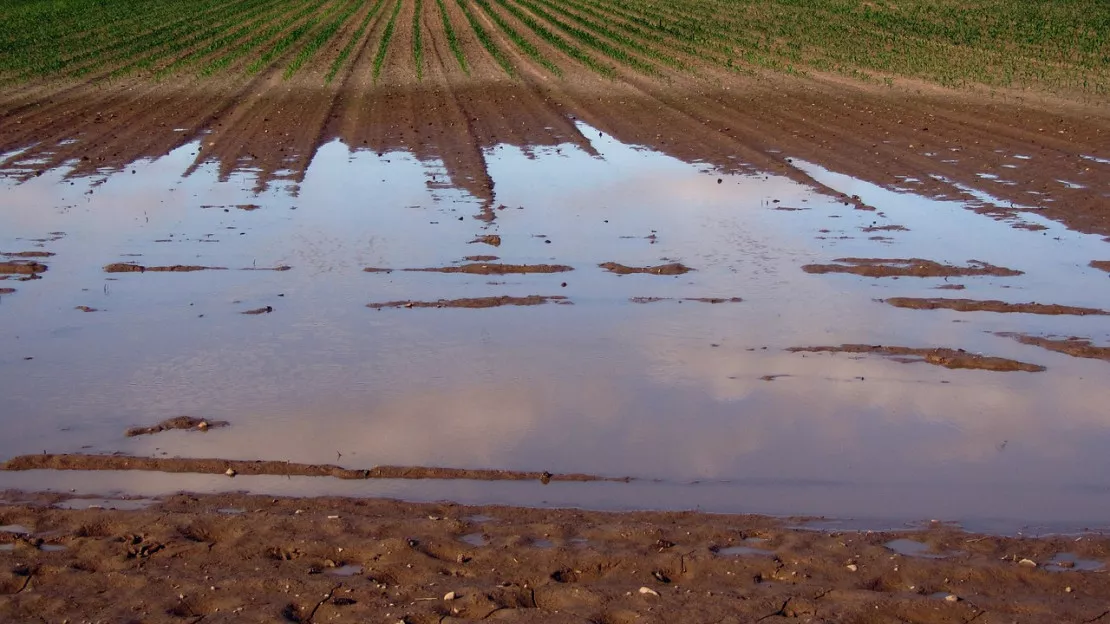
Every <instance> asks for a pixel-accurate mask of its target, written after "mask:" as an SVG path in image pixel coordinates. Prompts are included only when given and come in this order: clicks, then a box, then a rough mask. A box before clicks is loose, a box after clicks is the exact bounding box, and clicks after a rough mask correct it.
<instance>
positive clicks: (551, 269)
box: [403, 262, 574, 275]
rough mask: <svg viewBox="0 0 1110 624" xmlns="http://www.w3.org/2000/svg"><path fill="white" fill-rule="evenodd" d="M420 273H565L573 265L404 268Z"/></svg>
mask: <svg viewBox="0 0 1110 624" xmlns="http://www.w3.org/2000/svg"><path fill="white" fill-rule="evenodd" d="M403 270H404V271H414V272H419V273H468V274H470V275H510V274H526V273H565V272H567V271H573V270H574V268H573V267H569V266H566V265H563V264H486V263H480V262H476V263H471V264H461V265H458V266H445V267H428V268H423V269H403Z"/></svg>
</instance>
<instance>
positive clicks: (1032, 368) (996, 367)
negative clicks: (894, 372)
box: [787, 344, 1045, 373]
mask: <svg viewBox="0 0 1110 624" xmlns="http://www.w3.org/2000/svg"><path fill="white" fill-rule="evenodd" d="M787 351H790V352H791V353H874V354H878V355H883V356H886V357H890V358H893V359H895V360H897V361H899V362H904V363H914V362H926V363H928V364H932V365H934V366H943V367H945V368H970V369H977V370H988V371H997V372H1015V371H1024V372H1027V373H1039V372H1041V371H1044V370H1045V367H1043V366H1038V365H1037V364H1027V363H1025V362H1018V361H1017V360H1009V359H1006V358H1000V357H993V356H987V355H978V354H976V353H968V352H967V351H964V350H963V349H948V348H933V349H926V348H915V347H892V346H884V345H861V344H843V345H840V346H838V347H791V348H789V349H787Z"/></svg>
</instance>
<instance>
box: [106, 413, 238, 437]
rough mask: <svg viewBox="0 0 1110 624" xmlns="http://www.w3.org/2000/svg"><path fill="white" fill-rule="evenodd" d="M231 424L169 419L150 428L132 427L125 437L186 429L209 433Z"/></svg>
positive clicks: (213, 421) (185, 418)
mask: <svg viewBox="0 0 1110 624" xmlns="http://www.w3.org/2000/svg"><path fill="white" fill-rule="evenodd" d="M229 424H230V423H228V422H227V421H226V420H206V419H204V418H194V417H193V416H177V417H174V418H168V419H166V420H163V421H162V422H160V423H158V424H157V425H152V426H149V427H143V426H136V427H131V428H130V429H128V430H127V431H125V432H124V435H125V436H127V437H129V438H132V437H135V436H141V435H151V434H154V433H161V432H163V431H171V430H174V429H185V430H193V431H207V430H209V429H219V428H220V427H227V426H228V425H229Z"/></svg>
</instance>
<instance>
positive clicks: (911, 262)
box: [802, 258, 1022, 277]
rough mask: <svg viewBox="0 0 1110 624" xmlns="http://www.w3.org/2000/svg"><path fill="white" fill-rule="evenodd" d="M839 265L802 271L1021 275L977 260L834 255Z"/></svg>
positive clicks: (872, 274)
mask: <svg viewBox="0 0 1110 624" xmlns="http://www.w3.org/2000/svg"><path fill="white" fill-rule="evenodd" d="M833 262H838V263H840V264H807V265H805V266H803V267H802V270H803V271H805V272H806V273H818V274H823V273H850V274H852V275H861V276H864V277H960V276H969V275H994V276H998V277H1012V276H1015V275H1022V271H1015V270H1013V269H1007V268H1005V267H998V266H994V265H993V264H988V263H986V262H979V261H977V260H970V261H968V265H967V266H956V265H951V264H941V263H939V262H934V261H932V260H923V259H921V258H837V259H836V260H834V261H833Z"/></svg>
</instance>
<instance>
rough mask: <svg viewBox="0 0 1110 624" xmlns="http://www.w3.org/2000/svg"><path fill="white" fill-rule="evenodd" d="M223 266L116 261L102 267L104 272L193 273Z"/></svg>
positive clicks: (213, 269)
mask: <svg viewBox="0 0 1110 624" xmlns="http://www.w3.org/2000/svg"><path fill="white" fill-rule="evenodd" d="M222 270H224V268H223V267H208V266H197V265H191V264H174V265H170V266H143V265H141V264H131V263H128V262H117V263H115V264H109V265H107V266H105V267H104V272H105V273H146V272H147V271H150V272H152V273H194V272H196V271H222Z"/></svg>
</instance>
